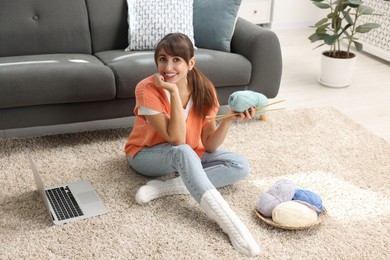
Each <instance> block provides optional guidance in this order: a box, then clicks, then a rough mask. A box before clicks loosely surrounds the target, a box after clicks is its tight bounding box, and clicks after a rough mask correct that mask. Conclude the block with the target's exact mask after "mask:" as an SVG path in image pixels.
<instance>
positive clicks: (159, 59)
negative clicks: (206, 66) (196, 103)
mask: <svg viewBox="0 0 390 260" xmlns="http://www.w3.org/2000/svg"><path fill="white" fill-rule="evenodd" d="M154 60H155V62H156V65H157V70H158V72H159V73H160V74H161V75H163V76H164V79H165V81H167V82H169V83H174V84H182V83H183V84H184V83H187V81H186V78H187V74H188V71H189V70H191V69H192V68H193V67H194V65H195V57H194V46H193V44H192V42H191V40H190V39H189V38H188V37H187V36H186V35H184V34H181V33H171V34H168V35H166V36H165V37H164V38H163V39H162V40H161V41H160V42H159V43H158V44H157V46H156V50H155V53H154Z"/></svg>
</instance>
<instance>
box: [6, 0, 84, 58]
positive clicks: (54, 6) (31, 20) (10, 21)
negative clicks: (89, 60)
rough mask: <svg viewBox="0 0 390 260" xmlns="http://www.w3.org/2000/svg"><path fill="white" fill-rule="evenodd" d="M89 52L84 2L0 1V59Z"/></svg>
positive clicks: (54, 0)
mask: <svg viewBox="0 0 390 260" xmlns="http://www.w3.org/2000/svg"><path fill="white" fill-rule="evenodd" d="M51 53H88V54H89V53H91V36H90V33H89V24H88V14H87V10H86V7H85V2H84V0H66V1H64V0H50V1H45V0H34V1H31V0H12V1H0V57H1V56H16V55H31V54H51Z"/></svg>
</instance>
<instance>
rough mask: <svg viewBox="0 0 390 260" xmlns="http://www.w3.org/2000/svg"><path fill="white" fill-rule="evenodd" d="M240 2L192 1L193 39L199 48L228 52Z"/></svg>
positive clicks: (221, 0)
mask: <svg viewBox="0 0 390 260" xmlns="http://www.w3.org/2000/svg"><path fill="white" fill-rule="evenodd" d="M240 4H241V0H212V1H210V0H194V10H193V12H194V18H193V19H194V38H195V45H196V46H197V47H199V48H205V49H212V50H220V51H227V52H230V41H231V39H232V36H233V32H234V27H235V24H236V20H237V14H238V9H239V8H240Z"/></svg>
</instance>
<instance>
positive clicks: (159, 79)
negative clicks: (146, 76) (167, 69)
mask: <svg viewBox="0 0 390 260" xmlns="http://www.w3.org/2000/svg"><path fill="white" fill-rule="evenodd" d="M154 84H156V86H158V87H162V88H163V89H166V90H168V91H169V92H170V93H172V92H174V91H175V90H176V89H177V86H176V84H172V83H168V82H166V81H165V80H164V76H163V75H161V74H160V73H156V74H154Z"/></svg>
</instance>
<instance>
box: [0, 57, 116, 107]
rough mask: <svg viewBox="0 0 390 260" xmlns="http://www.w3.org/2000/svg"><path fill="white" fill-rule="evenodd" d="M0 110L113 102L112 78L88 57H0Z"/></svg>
mask: <svg viewBox="0 0 390 260" xmlns="http://www.w3.org/2000/svg"><path fill="white" fill-rule="evenodd" d="M0 86H1V87H0V108H7V107H21V106H31V105H43V104H58V103H72V102H86V101H100V100H109V99H113V98H115V94H116V92H115V77H114V74H113V72H112V71H111V70H110V68H108V67H107V66H104V65H103V64H102V62H101V61H99V60H98V59H97V58H96V57H94V56H92V55H88V54H47V55H29V56H13V57H0Z"/></svg>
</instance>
